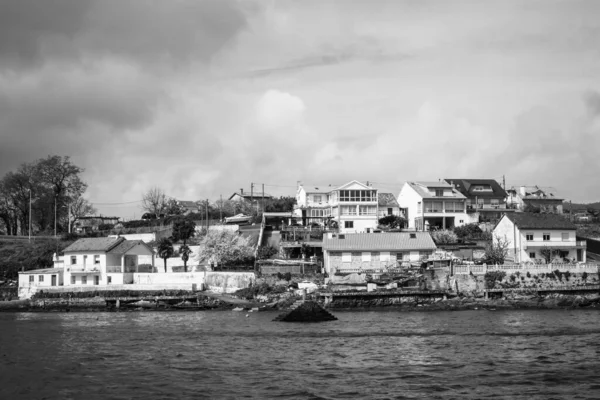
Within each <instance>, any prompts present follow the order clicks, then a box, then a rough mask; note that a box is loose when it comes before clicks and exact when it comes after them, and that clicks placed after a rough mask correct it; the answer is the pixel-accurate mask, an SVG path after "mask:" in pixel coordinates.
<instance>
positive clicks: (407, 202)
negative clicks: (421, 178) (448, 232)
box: [398, 181, 470, 231]
mask: <svg viewBox="0 0 600 400" xmlns="http://www.w3.org/2000/svg"><path fill="white" fill-rule="evenodd" d="M398 204H399V205H400V208H402V209H405V210H406V216H405V218H406V220H407V221H408V227H409V228H412V229H415V230H417V231H426V230H431V229H448V228H452V227H454V226H462V225H465V224H468V223H469V222H470V218H469V216H468V215H467V213H466V197H465V196H464V195H463V194H462V193H460V192H459V191H458V190H457V189H456V188H455V187H454V186H453V185H451V184H449V183H447V182H444V181H439V182H406V183H405V184H404V186H402V189H401V190H400V194H399V195H398Z"/></svg>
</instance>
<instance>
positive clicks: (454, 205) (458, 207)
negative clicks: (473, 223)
mask: <svg viewBox="0 0 600 400" xmlns="http://www.w3.org/2000/svg"><path fill="white" fill-rule="evenodd" d="M444 207H445V209H446V212H463V211H464V209H465V207H464V205H463V202H462V201H446V202H444Z"/></svg>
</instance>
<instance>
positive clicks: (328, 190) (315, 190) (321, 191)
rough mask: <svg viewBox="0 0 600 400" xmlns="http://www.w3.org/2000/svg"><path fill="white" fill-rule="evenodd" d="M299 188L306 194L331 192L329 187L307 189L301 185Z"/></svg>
mask: <svg viewBox="0 0 600 400" xmlns="http://www.w3.org/2000/svg"><path fill="white" fill-rule="evenodd" d="M300 187H301V188H302V189H304V191H305V192H306V193H317V194H327V193H329V192H331V188H330V187H329V188H325V189H321V188H319V187H312V188H309V187H305V186H302V185H301V186H300Z"/></svg>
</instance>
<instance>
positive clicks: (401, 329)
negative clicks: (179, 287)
mask: <svg viewBox="0 0 600 400" xmlns="http://www.w3.org/2000/svg"><path fill="white" fill-rule="evenodd" d="M334 313H335V315H336V316H337V317H338V318H339V321H334V322H327V323H319V324H300V323H283V322H272V319H273V318H274V317H275V316H276V315H277V314H276V313H273V312H260V313H243V312H242V313H240V312H231V311H203V312H122V313H4V314H0V398H1V399H21V398H22V399H109V398H110V399H172V398H177V399H204V398H206V399H219V398H224V399H237V398H256V399H260V398H279V399H296V398H298V399H305V398H307V399H364V398H373V399H412V398H423V399H432V398H433V399H436V398H439V399H446V398H448V399H452V398H454V399H465V398H473V399H482V398H495V399H496V398H510V399H550V398H556V399H558V398H569V399H591V398H599V397H600V375H599V373H598V371H600V343H599V341H600V312H598V311H597V310H572V311H569V310H524V311H519V310H506V311H482V310H478V311H462V312H422V313H416V312H411V313H406V312H396V311H374V312H341V311H335V312H334ZM246 315H248V316H246Z"/></svg>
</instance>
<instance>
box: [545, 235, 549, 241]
mask: <svg viewBox="0 0 600 400" xmlns="http://www.w3.org/2000/svg"><path fill="white" fill-rule="evenodd" d="M549 240H550V234H549V233H544V241H549Z"/></svg>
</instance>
